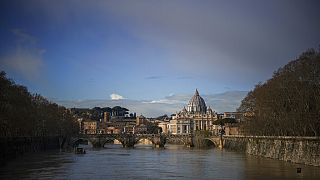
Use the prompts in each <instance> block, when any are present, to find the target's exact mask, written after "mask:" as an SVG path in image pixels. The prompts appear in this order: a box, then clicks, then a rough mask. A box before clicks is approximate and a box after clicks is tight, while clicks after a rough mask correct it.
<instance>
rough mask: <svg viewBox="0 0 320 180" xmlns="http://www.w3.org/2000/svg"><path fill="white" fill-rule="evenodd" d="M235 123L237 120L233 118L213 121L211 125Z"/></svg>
mask: <svg viewBox="0 0 320 180" xmlns="http://www.w3.org/2000/svg"><path fill="white" fill-rule="evenodd" d="M233 123H237V120H236V119H234V118H223V119H218V120H216V121H214V122H213V123H212V124H213V125H224V124H233Z"/></svg>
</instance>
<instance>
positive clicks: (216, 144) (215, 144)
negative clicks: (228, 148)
mask: <svg viewBox="0 0 320 180" xmlns="http://www.w3.org/2000/svg"><path fill="white" fill-rule="evenodd" d="M204 140H205V141H207V142H208V141H209V142H210V143H212V144H213V146H214V147H219V144H220V142H219V139H215V138H204Z"/></svg>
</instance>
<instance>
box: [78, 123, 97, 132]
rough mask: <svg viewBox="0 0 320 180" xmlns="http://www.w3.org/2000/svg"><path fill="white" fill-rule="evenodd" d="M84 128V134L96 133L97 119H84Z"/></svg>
mask: <svg viewBox="0 0 320 180" xmlns="http://www.w3.org/2000/svg"><path fill="white" fill-rule="evenodd" d="M82 123H83V124H82V128H83V133H84V134H96V133H97V126H98V122H97V121H95V120H84V121H82Z"/></svg>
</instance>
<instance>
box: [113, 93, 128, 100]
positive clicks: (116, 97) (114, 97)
mask: <svg viewBox="0 0 320 180" xmlns="http://www.w3.org/2000/svg"><path fill="white" fill-rule="evenodd" d="M110 98H111V100H121V99H125V98H124V97H123V96H121V95H119V94H115V93H113V94H110Z"/></svg>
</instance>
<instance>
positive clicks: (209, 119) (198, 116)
mask: <svg viewBox="0 0 320 180" xmlns="http://www.w3.org/2000/svg"><path fill="white" fill-rule="evenodd" d="M217 119H218V116H217V113H216V112H214V111H213V110H212V109H211V108H210V107H209V108H207V106H206V103H205V101H204V100H203V98H202V97H201V96H200V95H199V92H198V90H196V92H195V94H194V95H193V97H192V98H191V99H190V101H189V103H188V105H187V108H185V107H184V108H183V109H182V111H180V112H177V113H176V114H175V115H174V116H173V117H172V120H170V123H169V124H168V125H167V130H168V133H171V134H188V133H191V132H192V131H195V130H209V131H211V130H212V123H213V121H216V120H217Z"/></svg>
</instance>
